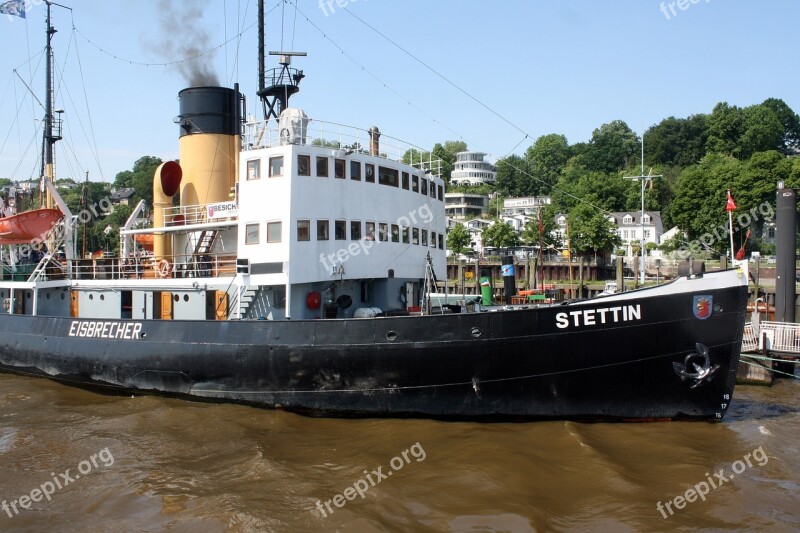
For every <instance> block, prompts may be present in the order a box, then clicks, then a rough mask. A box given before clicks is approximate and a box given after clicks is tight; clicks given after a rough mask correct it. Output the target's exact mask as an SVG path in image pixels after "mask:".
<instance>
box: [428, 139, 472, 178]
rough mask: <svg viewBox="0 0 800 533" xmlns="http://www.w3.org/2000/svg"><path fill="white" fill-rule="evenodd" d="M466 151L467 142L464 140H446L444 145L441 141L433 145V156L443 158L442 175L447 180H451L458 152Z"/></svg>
mask: <svg viewBox="0 0 800 533" xmlns="http://www.w3.org/2000/svg"><path fill="white" fill-rule="evenodd" d="M466 151H467V143H465V142H464V141H445V142H444V146H443V145H441V144H440V143H436V144H435V145H434V146H433V150H431V153H432V154H433V157H438V158H439V159H441V160H442V177H443V178H444V180H445V181H446V182H449V181H450V175H451V174H452V172H453V168H454V165H455V162H456V154H457V153H458V152H466Z"/></svg>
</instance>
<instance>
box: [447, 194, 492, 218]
mask: <svg viewBox="0 0 800 533" xmlns="http://www.w3.org/2000/svg"><path fill="white" fill-rule="evenodd" d="M444 198H445V213H446V215H447V216H448V217H450V218H455V219H459V220H465V219H468V218H475V217H482V216H484V215H486V213H488V212H489V197H488V196H487V195H485V194H472V193H463V192H448V193H445V195H444Z"/></svg>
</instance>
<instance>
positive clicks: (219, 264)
mask: <svg viewBox="0 0 800 533" xmlns="http://www.w3.org/2000/svg"><path fill="white" fill-rule="evenodd" d="M72 268H73V276H74V277H75V278H76V279H91V280H125V279H181V278H217V277H229V276H235V275H236V256H235V255H231V254H215V253H207V254H181V255H172V256H168V257H165V258H162V259H159V260H156V259H155V258H154V257H152V256H145V257H136V256H133V257H127V258H121V257H102V258H93V259H74V260H73V261H72Z"/></svg>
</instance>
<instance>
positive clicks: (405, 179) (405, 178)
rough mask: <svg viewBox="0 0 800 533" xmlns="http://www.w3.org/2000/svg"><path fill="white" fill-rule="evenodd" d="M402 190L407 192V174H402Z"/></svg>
mask: <svg viewBox="0 0 800 533" xmlns="http://www.w3.org/2000/svg"><path fill="white" fill-rule="evenodd" d="M403 188H404V189H405V190H408V172H403Z"/></svg>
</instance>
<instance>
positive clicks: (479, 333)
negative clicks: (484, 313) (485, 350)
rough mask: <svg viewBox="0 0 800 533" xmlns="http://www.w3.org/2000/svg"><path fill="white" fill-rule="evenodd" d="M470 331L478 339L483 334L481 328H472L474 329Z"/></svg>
mask: <svg viewBox="0 0 800 533" xmlns="http://www.w3.org/2000/svg"><path fill="white" fill-rule="evenodd" d="M470 333H471V334H472V336H473V337H475V338H476V339H477V338H478V337H480V336H481V330H479V329H478V328H472V330H471V331H470Z"/></svg>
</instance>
